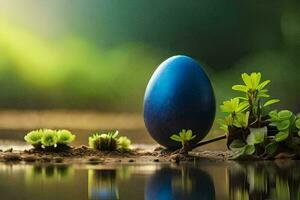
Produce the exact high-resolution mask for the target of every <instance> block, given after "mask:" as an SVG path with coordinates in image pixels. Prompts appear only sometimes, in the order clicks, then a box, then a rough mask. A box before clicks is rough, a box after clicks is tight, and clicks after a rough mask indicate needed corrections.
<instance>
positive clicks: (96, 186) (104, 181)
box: [88, 169, 119, 200]
mask: <svg viewBox="0 0 300 200" xmlns="http://www.w3.org/2000/svg"><path fill="white" fill-rule="evenodd" d="M116 173H117V172H116V170H115V169H103V170H91V169H90V170H88V195H89V199H90V200H94V199H116V200H117V199H119V189H118V186H117V183H116Z"/></svg>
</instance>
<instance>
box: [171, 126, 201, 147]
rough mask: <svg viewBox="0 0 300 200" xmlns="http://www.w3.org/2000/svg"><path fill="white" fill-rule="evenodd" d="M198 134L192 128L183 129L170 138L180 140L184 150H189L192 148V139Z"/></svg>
mask: <svg viewBox="0 0 300 200" xmlns="http://www.w3.org/2000/svg"><path fill="white" fill-rule="evenodd" d="M195 137H196V135H193V132H192V130H190V129H189V130H185V129H182V131H181V132H179V133H178V134H173V135H172V136H171V137H170V138H171V139H172V140H174V141H176V142H180V143H181V145H182V149H181V150H182V151H184V152H187V151H189V150H191V146H190V144H189V143H190V141H191V140H193V139H194V138H195Z"/></svg>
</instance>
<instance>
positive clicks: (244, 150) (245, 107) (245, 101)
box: [219, 72, 300, 159]
mask: <svg viewBox="0 0 300 200" xmlns="http://www.w3.org/2000/svg"><path fill="white" fill-rule="evenodd" d="M241 77H242V80H243V82H244V84H243V85H234V86H233V87H232V89H233V90H235V91H238V92H241V94H243V95H242V96H239V97H235V98H232V99H230V100H228V101H224V102H223V104H222V105H221V106H220V109H221V111H222V112H224V113H226V114H227V116H225V118H224V119H221V120H219V123H220V128H221V129H222V130H224V131H225V132H226V133H227V146H228V148H229V149H230V150H231V151H232V152H233V156H232V158H233V159H238V158H249V157H251V158H253V157H254V158H260V159H261V158H264V159H268V158H273V157H274V156H275V155H277V154H278V153H281V152H288V153H297V151H298V150H300V132H299V130H300V119H299V117H298V116H296V115H295V114H293V113H292V112H291V111H289V110H281V111H277V110H273V111H271V112H270V110H271V109H270V107H271V105H273V104H275V103H278V102H279V99H273V98H271V97H270V95H269V93H268V89H266V86H267V85H268V84H269V83H270V82H271V81H270V80H265V81H261V73H259V72H258V73H251V74H246V73H243V74H242V76H241Z"/></svg>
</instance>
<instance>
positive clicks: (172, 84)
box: [144, 55, 216, 149]
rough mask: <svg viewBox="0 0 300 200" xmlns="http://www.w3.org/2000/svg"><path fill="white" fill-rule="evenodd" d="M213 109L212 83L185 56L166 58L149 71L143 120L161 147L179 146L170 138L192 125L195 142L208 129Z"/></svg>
mask: <svg viewBox="0 0 300 200" xmlns="http://www.w3.org/2000/svg"><path fill="white" fill-rule="evenodd" d="M215 112H216V102H215V96H214V92H213V88H212V85H211V83H210V80H209V78H208V76H207V75H206V73H205V71H204V70H203V68H202V67H201V65H200V64H198V63H197V62H196V61H195V60H194V59H192V58H190V57H188V56H181V55H180V56H173V57H170V58H169V59H167V60H165V61H164V62H163V63H162V64H160V65H159V67H158V68H157V69H156V71H155V72H154V74H153V75H152V77H151V79H150V81H149V83H148V85H147V89H146V92H145V97H144V121H145V125H146V127H147V130H148V132H149V133H150V135H151V136H152V138H153V139H154V140H155V141H157V142H158V143H159V144H161V145H162V146H164V147H167V148H170V149H176V148H180V147H181V144H180V143H178V142H175V141H173V140H171V139H170V137H171V135H173V134H178V133H179V132H180V131H181V130H182V129H191V130H192V131H193V134H195V135H196V138H195V139H194V140H193V141H192V142H191V145H195V144H196V143H198V142H199V141H200V140H201V139H203V138H204V137H205V136H206V135H207V133H208V132H209V130H210V128H211V126H212V124H213V121H214V118H215Z"/></svg>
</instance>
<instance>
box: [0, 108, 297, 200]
mask: <svg viewBox="0 0 300 200" xmlns="http://www.w3.org/2000/svg"><path fill="white" fill-rule="evenodd" d="M128 118H129V119H130V120H128ZM0 119H1V120H0V149H7V148H10V147H13V148H14V149H17V150H22V149H24V148H29V146H28V145H26V144H25V142H24V141H23V137H24V134H25V133H26V132H27V131H29V130H32V129H35V128H39V127H47V128H68V129H70V130H71V131H72V132H74V133H75V134H76V136H77V138H76V141H75V143H74V145H82V144H87V138H88V136H89V135H90V134H91V133H93V132H95V131H97V130H107V129H112V128H113V129H119V130H120V134H122V135H126V136H128V137H130V138H131V139H132V141H133V142H134V143H135V144H138V145H145V144H146V145H153V144H154V145H156V144H155V142H154V141H153V140H152V139H151V138H150V136H149V135H148V134H147V133H146V130H145V129H144V126H143V123H142V121H141V120H140V119H139V117H135V116H129V117H128V116H127V115H125V116H123V115H118V117H115V115H113V116H112V117H107V116H106V115H102V114H82V113H79V114H76V113H75V114H74V113H71V114H68V113H67V114H65V113H58V114H57V112H54V113H52V112H50V114H49V113H48V112H46V113H42V114H41V113H25V114H22V115H21V117H20V113H19V112H18V113H17V114H15V113H11V112H9V113H4V114H3V113H2V114H1V112H0ZM112 119H114V121H113V122H111V120H112ZM128 121H130V123H128ZM83 122H84V123H83ZM109 122H111V124H109ZM91 127H92V128H91ZM214 130H217V129H213V131H212V134H211V136H212V135H217V134H219V132H218V131H214ZM201 148H202V149H216V150H224V149H226V145H225V141H218V142H215V143H213V144H210V145H206V146H203V147H201ZM201 148H200V149H201ZM299 168H300V162H299V161H276V162H271V161H269V162H240V163H238V162H233V161H232V162H212V161H197V162H194V163H190V164H180V165H175V164H161V163H152V164H147V165H145V164H142V165H141V164H140V165H138V164H129V163H126V164H125V163H121V164H120V163H119V164H115V165H63V164H56V165H49V164H48V165H47V164H30V165H29V164H25V163H18V164H17V163H15V164H13V163H6V164H4V163H0V192H1V193H0V194H1V196H0V199H5V200H6V199H8V200H18V199H22V200H27V199H28V200H35V199H36V200H47V199H56V200H59V199H64V200H66V199H72V200H77V199H78V200H79V199H80V200H84V199H93V200H96V199H101V200H103V199H111V200H113V199H122V200H123V199H125V200H126V199H130V200H132V199H133V200H135V199H137V200H141V199H147V200H169V199H170V200H171V199H172V200H179V199H180V200H190V199H191V200H193V199H216V200H223V199H224V200H227V199H230V200H231V199H234V200H235V199H236V200H247V199H253V200H260V199H269V200H276V199H278V200H289V199H291V200H297V199H300V170H299Z"/></svg>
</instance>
